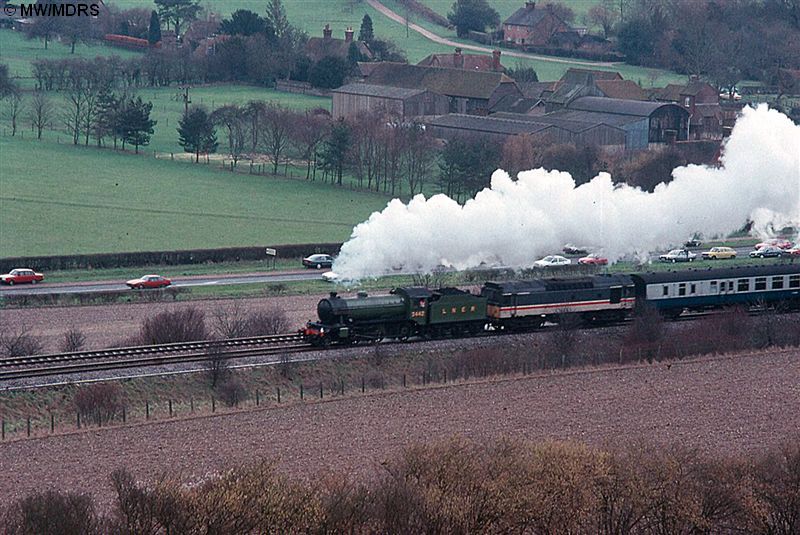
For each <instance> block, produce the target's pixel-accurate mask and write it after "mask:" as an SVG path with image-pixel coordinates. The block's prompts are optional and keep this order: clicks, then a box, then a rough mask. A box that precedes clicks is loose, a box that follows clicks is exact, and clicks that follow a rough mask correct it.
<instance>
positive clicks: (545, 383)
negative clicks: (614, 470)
mask: <svg viewBox="0 0 800 535" xmlns="http://www.w3.org/2000/svg"><path fill="white" fill-rule="evenodd" d="M798 430H800V350H797V349H793V350H783V351H779V350H770V351H764V352H761V353H752V354H741V355H734V356H726V357H714V358H700V359H695V360H684V361H673V362H671V363H655V364H651V365H647V364H645V365H630V366H620V367H610V368H602V369H584V370H578V371H569V372H558V373H547V374H542V375H538V376H527V377H516V378H505V379H495V380H489V381H481V382H473V383H468V384H450V385H447V386H441V387H435V388H427V389H420V390H408V391H401V392H392V393H385V394H378V395H368V396H364V397H355V398H346V399H340V400H331V401H326V402H318V403H307V404H296V405H292V406H285V407H277V408H269V409H260V410H253V411H247V412H236V413H231V414H224V415H214V416H205V417H198V418H193V419H184V420H172V421H161V422H158V423H150V424H141V425H136V426H131V427H119V428H107V429H102V430H92V431H88V432H87V431H83V432H76V433H72V434H67V435H56V436H51V437H43V438H35V439H29V440H18V441H13V442H7V443H5V444H0V473H2V474H3V477H2V478H0V502H4V501H8V500H11V499H15V498H17V497H19V496H22V495H24V494H26V493H28V492H31V491H33V490H37V489H46V488H60V489H70V490H75V491H78V490H80V491H88V492H91V493H93V494H95V496H96V497H97V498H99V500H100V503H101V504H103V505H105V506H108V505H109V504H110V503H111V500H112V497H113V496H112V493H111V489H110V485H109V483H108V476H109V474H110V472H111V471H112V470H114V469H115V468H118V467H122V466H124V467H126V468H128V469H129V470H131V471H132V472H133V474H134V475H135V476H136V477H138V478H140V479H142V480H152V479H153V478H156V477H158V476H159V475H161V474H167V473H168V474H175V475H178V476H179V477H181V478H183V479H184V480H186V481H187V482H188V481H195V480H197V479H200V478H203V477H207V475H208V474H210V473H213V472H215V471H218V470H221V469H223V468H225V467H229V466H231V465H234V464H240V463H243V462H248V461H252V460H256V459H263V458H266V459H272V460H274V461H275V462H276V463H277V465H278V467H279V468H280V469H281V470H283V471H285V472H286V473H288V474H292V475H295V476H298V477H312V476H314V475H315V474H319V473H321V472H325V471H335V472H341V473H348V474H354V475H356V476H367V475H369V474H374V473H376V471H378V470H380V462H381V460H383V459H386V458H388V457H390V456H392V455H394V454H395V453H396V452H397V451H398V450H399V449H401V448H403V447H405V446H407V445H409V444H411V443H415V442H428V441H432V440H437V439H442V438H446V437H450V436H453V435H462V436H465V437H468V438H471V439H473V440H476V441H494V440H496V439H498V438H500V437H516V438H524V439H529V440H534V441H539V440H543V439H569V440H575V441H581V442H586V443H588V444H592V445H598V446H599V445H603V446H606V445H611V446H613V445H614V444H619V443H622V442H630V441H644V442H646V443H649V444H656V445H660V446H663V447H670V445H683V446H688V447H693V448H698V449H699V450H702V451H704V452H708V453H715V454H722V455H739V454H747V453H754V452H760V451H763V450H765V449H769V448H774V447H777V446H779V445H781V444H785V443H786V442H788V441H791V440H797V439H798Z"/></svg>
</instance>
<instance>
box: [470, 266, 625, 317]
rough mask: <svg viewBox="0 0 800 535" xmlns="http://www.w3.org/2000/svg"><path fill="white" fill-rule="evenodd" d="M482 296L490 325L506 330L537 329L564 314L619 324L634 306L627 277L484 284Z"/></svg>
mask: <svg viewBox="0 0 800 535" xmlns="http://www.w3.org/2000/svg"><path fill="white" fill-rule="evenodd" d="M482 294H483V295H484V296H486V298H487V300H488V306H487V314H488V316H489V317H490V318H491V320H492V323H494V324H495V325H497V326H501V327H506V328H510V329H529V328H536V327H540V326H541V325H542V324H543V323H544V322H545V321H558V320H559V319H560V318H561V317H562V316H563V315H564V314H571V315H576V316H578V317H580V318H581V319H583V320H586V321H610V320H620V319H623V318H624V317H625V316H626V315H627V314H628V312H629V311H630V310H631V309H632V308H633V306H634V304H635V296H634V284H633V280H632V279H631V278H630V277H629V276H627V275H597V276H594V277H583V278H579V279H537V280H527V281H509V282H487V283H486V284H484V286H483V290H482Z"/></svg>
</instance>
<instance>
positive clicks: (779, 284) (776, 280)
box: [772, 277, 783, 290]
mask: <svg viewBox="0 0 800 535" xmlns="http://www.w3.org/2000/svg"><path fill="white" fill-rule="evenodd" d="M781 288H783V277H772V289H773V290H780V289H781Z"/></svg>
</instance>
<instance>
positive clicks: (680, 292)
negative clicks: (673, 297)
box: [678, 283, 686, 295]
mask: <svg viewBox="0 0 800 535" xmlns="http://www.w3.org/2000/svg"><path fill="white" fill-rule="evenodd" d="M678 295H686V284H684V283H680V284H679V285H678Z"/></svg>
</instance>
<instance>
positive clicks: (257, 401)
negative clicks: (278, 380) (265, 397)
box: [256, 389, 260, 407]
mask: <svg viewBox="0 0 800 535" xmlns="http://www.w3.org/2000/svg"><path fill="white" fill-rule="evenodd" d="M259 401H260V400H259V399H258V389H256V407H258V405H259Z"/></svg>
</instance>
